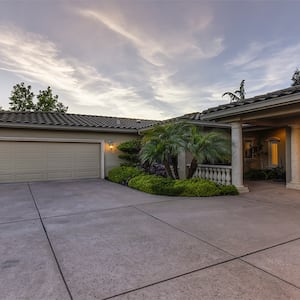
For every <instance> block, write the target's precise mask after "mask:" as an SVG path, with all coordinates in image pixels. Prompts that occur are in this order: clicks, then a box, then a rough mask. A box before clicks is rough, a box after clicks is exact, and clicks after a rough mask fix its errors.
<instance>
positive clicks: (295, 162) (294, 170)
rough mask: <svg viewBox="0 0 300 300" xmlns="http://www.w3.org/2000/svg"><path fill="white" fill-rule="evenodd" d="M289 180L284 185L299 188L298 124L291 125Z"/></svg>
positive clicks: (299, 129)
mask: <svg viewBox="0 0 300 300" xmlns="http://www.w3.org/2000/svg"><path fill="white" fill-rule="evenodd" d="M290 160H291V181H290V182H288V183H287V185H286V187H287V188H289V189H297V190H300V125H292V126H291V153H290Z"/></svg>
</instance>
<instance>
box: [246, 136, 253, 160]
mask: <svg viewBox="0 0 300 300" xmlns="http://www.w3.org/2000/svg"><path fill="white" fill-rule="evenodd" d="M253 144H254V140H253V139H246V140H245V141H244V157H245V158H254V147H253Z"/></svg>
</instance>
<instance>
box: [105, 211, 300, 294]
mask: <svg viewBox="0 0 300 300" xmlns="http://www.w3.org/2000/svg"><path fill="white" fill-rule="evenodd" d="M132 207H133V208H135V209H136V210H138V211H140V212H141V213H144V214H146V215H147V216H149V217H152V218H154V219H155V220H157V221H159V222H161V223H163V224H165V225H168V226H169V227H171V228H173V229H175V230H178V231H180V232H182V233H185V234H187V235H189V236H191V237H193V238H196V239H197V240H199V241H201V242H203V243H205V244H207V245H209V246H211V247H214V248H215V249H217V250H219V251H222V252H223V253H226V254H228V255H230V256H232V257H233V258H232V259H228V260H224V261H223V262H219V263H216V264H213V265H209V266H206V267H204V268H200V269H199V270H197V271H201V270H204V269H208V268H210V267H214V266H217V265H221V264H224V263H227V262H231V261H235V260H238V261H241V262H243V263H246V264H248V265H249V266H251V267H253V268H255V269H258V270H260V271H262V272H264V273H266V274H268V275H270V276H272V277H274V278H276V279H278V280H280V281H282V282H285V283H286V284H289V285H291V286H293V287H295V288H297V289H300V286H297V285H295V284H293V283H291V282H289V281H287V280H285V279H283V278H281V277H279V276H277V275H274V274H273V273H270V272H268V271H266V270H264V269H262V268H260V267H258V266H256V265H254V264H252V263H249V262H248V261H246V260H244V259H243V258H245V257H247V256H250V255H253V254H257V253H260V252H263V251H266V250H269V249H273V248H276V247H280V246H282V245H286V244H289V243H292V242H295V241H298V240H300V237H298V238H294V239H291V240H288V241H284V242H281V243H278V244H275V245H272V246H269V247H265V248H263V249H259V250H256V251H252V252H248V253H246V254H243V255H239V256H236V255H234V254H232V253H230V252H228V251H226V250H224V249H222V248H220V247H218V246H216V245H214V244H212V243H210V242H207V241H205V240H203V239H201V238H200V237H198V236H197V235H195V234H192V233H191V232H188V231H185V230H183V229H180V228H178V227H176V226H174V225H172V224H170V223H168V222H166V221H164V220H162V219H160V218H158V217H155V216H153V215H152V214H149V213H148V212H146V211H144V210H143V209H141V208H138V207H136V206H132ZM197 271H191V272H189V273H186V274H182V275H179V276H176V277H174V278H170V279H167V280H164V281H162V282H165V281H168V280H171V279H175V278H178V277H181V276H185V275H188V274H190V273H194V272H197ZM159 283H161V282H158V283H156V284H159ZM152 285H155V284H151V285H150V286H152ZM145 287H148V286H145ZM140 289H141V288H139V290H140ZM126 294H127V292H126ZM117 296H119V295H117ZM113 297H116V296H113ZM113 297H111V298H106V299H107V300H108V299H112V298H113ZM106 299H103V300H106Z"/></svg>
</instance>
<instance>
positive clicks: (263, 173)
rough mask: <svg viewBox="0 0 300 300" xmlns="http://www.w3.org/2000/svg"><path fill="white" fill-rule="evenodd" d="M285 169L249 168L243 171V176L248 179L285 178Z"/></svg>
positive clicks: (282, 179)
mask: <svg viewBox="0 0 300 300" xmlns="http://www.w3.org/2000/svg"><path fill="white" fill-rule="evenodd" d="M285 176H286V174H285V170H284V169H283V168H282V167H277V168H271V169H250V170H249V171H247V172H246V173H245V178H246V179H249V180H268V179H273V180H281V181H284V180H285Z"/></svg>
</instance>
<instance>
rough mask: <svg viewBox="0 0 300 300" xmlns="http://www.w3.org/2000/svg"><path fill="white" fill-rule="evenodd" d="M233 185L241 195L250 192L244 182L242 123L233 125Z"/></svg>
mask: <svg viewBox="0 0 300 300" xmlns="http://www.w3.org/2000/svg"><path fill="white" fill-rule="evenodd" d="M231 152H232V159H231V165H232V184H233V185H235V186H236V188H237V189H238V191H239V192H240V193H246V192H249V189H248V187H245V186H244V182H243V133H242V124H241V123H240V122H234V123H231Z"/></svg>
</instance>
